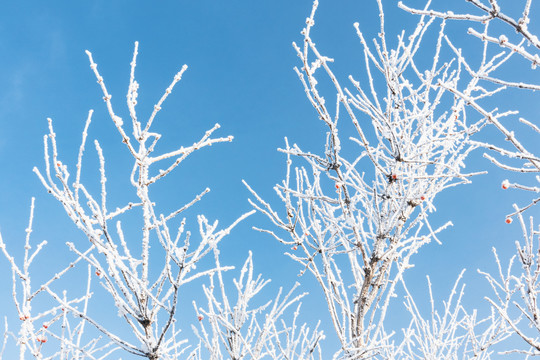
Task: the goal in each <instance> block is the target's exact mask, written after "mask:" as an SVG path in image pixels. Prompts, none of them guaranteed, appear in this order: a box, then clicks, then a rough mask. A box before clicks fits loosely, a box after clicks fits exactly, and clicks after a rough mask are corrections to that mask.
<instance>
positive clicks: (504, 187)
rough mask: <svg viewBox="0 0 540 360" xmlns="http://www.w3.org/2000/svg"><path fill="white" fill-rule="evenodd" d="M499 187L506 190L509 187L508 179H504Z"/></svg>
mask: <svg viewBox="0 0 540 360" xmlns="http://www.w3.org/2000/svg"><path fill="white" fill-rule="evenodd" d="M501 187H502V188H503V189H504V190H506V189H508V188H509V187H510V182H509V181H508V180H504V181H503V182H502V184H501Z"/></svg>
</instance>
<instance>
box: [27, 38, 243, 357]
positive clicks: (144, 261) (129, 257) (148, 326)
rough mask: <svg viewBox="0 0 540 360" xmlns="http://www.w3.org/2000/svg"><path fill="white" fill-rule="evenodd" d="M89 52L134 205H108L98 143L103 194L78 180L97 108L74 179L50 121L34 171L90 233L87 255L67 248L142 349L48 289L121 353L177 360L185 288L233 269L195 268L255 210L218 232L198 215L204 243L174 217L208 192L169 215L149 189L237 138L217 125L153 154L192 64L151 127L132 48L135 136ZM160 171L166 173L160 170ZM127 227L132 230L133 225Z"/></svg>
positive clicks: (131, 95) (180, 348)
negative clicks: (166, 112) (162, 120)
mask: <svg viewBox="0 0 540 360" xmlns="http://www.w3.org/2000/svg"><path fill="white" fill-rule="evenodd" d="M86 53H87V55H88V57H89V60H90V67H91V69H92V70H93V72H94V74H95V76H96V78H97V80H98V84H99V85H100V87H101V89H102V92H103V99H104V101H105V104H106V106H107V110H108V113H109V116H110V118H111V120H112V121H113V123H114V125H115V127H116V130H117V131H118V133H119V135H120V137H121V139H122V142H123V143H124V144H125V145H126V147H127V148H128V151H129V154H130V155H131V157H132V158H133V171H132V173H131V174H130V182H131V184H132V186H133V195H134V198H135V199H136V200H134V201H132V202H129V203H127V204H125V205H123V206H121V207H119V208H116V209H114V210H110V209H109V208H108V204H109V203H110V201H109V194H108V193H107V177H106V169H105V168H106V161H105V154H104V151H103V150H102V148H101V146H100V144H99V142H98V141H97V140H96V141H95V142H94V145H95V148H96V152H97V156H98V159H99V180H100V184H101V191H100V194H99V195H97V196H96V195H94V194H91V193H90V191H88V190H87V187H85V186H84V185H83V184H82V183H81V171H82V159H83V154H84V151H85V144H86V138H87V130H88V127H89V125H90V122H91V118H92V111H91V112H90V113H89V116H88V119H87V121H86V125H85V128H84V131H83V136H82V143H81V146H80V148H79V155H78V160H77V166H76V179H75V182H74V183H73V184H71V183H70V181H69V177H70V172H69V167H68V165H67V164H65V163H63V162H62V161H61V157H60V155H59V153H58V149H57V143H56V135H55V133H54V129H53V123H52V120H51V119H49V134H48V135H46V136H45V137H44V147H45V174H43V173H42V172H41V171H40V170H38V169H37V168H34V172H35V173H36V174H37V175H38V177H39V179H40V180H41V182H42V184H43V186H44V187H45V188H46V189H47V191H48V192H49V193H50V194H52V195H53V196H54V197H55V198H56V199H57V200H58V201H59V202H60V203H61V204H62V206H63V207H64V209H65V211H66V213H67V215H68V216H69V217H70V219H71V220H72V221H73V223H74V224H75V225H76V226H77V227H78V228H79V229H80V230H81V231H82V232H83V233H84V234H85V235H86V237H87V238H88V240H89V241H90V243H91V245H92V248H93V249H95V251H92V252H91V253H87V252H83V251H81V250H78V247H80V245H75V244H72V243H69V244H68V245H69V247H70V249H71V250H72V251H73V252H75V253H76V254H78V256H79V259H83V260H84V261H86V262H87V263H88V264H89V265H90V266H91V267H92V269H94V271H95V274H96V275H97V276H98V278H99V282H100V284H101V285H102V287H103V288H104V289H105V290H106V291H107V292H108V294H109V295H110V297H111V299H112V301H113V302H114V304H115V306H116V308H117V310H118V314H119V316H120V317H121V318H123V320H124V321H125V324H126V325H127V327H128V328H129V329H130V330H131V333H132V334H133V336H134V337H135V339H136V341H137V342H138V344H137V343H136V342H133V341H131V340H129V341H128V340H126V339H124V338H123V337H122V336H121V335H119V334H115V333H113V332H111V331H110V330H108V327H107V325H106V324H101V323H99V322H98V321H96V320H94V319H93V318H92V317H91V316H90V315H88V314H86V313H84V312H82V311H80V310H77V309H76V308H75V307H73V306H71V305H69V303H67V302H65V301H64V300H63V299H62V297H61V296H58V295H55V294H53V293H51V292H50V291H49V290H47V291H49V293H50V294H51V296H53V298H55V299H56V300H57V301H58V302H59V303H60V304H62V306H64V307H66V308H67V309H69V310H70V311H71V312H72V313H74V314H76V315H77V316H80V317H81V318H82V319H84V320H85V321H87V322H89V323H90V324H92V325H94V327H95V328H97V329H98V330H99V331H101V332H102V333H103V334H104V335H106V336H107V337H108V338H109V339H110V340H112V341H113V342H114V343H115V344H116V345H118V346H119V347H122V348H123V349H124V350H127V351H128V352H131V353H133V354H136V355H139V356H143V357H146V358H148V359H153V360H157V359H173V358H175V356H176V355H175V354H178V353H182V352H184V351H185V346H186V344H185V341H182V340H180V339H177V338H176V337H177V336H178V334H179V330H171V329H172V328H174V327H175V326H173V323H174V322H175V321H176V320H175V314H176V312H177V304H178V302H179V299H180V297H181V296H184V293H183V292H182V291H181V288H182V286H183V285H185V284H187V283H189V282H191V281H193V280H196V279H198V278H201V277H204V276H208V275H211V274H213V273H214V272H216V271H217V272H220V271H224V270H226V269H228V267H224V268H220V267H217V268H209V269H204V268H202V269H197V263H198V262H199V261H200V260H201V259H203V258H204V257H205V256H206V255H208V254H209V253H210V252H211V251H212V250H213V249H215V248H216V246H217V244H218V243H219V242H220V241H221V240H222V239H223V238H224V237H225V236H227V235H228V234H229V233H230V231H231V230H232V229H233V228H234V227H235V226H236V225H237V224H238V223H239V222H240V221H242V220H243V219H245V218H246V217H248V216H249V215H250V214H251V213H253V211H252V212H248V213H246V214H244V215H242V216H240V217H239V218H238V219H237V220H236V221H234V222H233V223H232V224H231V225H230V226H228V227H226V228H224V229H219V228H218V222H217V221H215V222H213V223H210V222H209V221H208V220H207V219H206V218H205V217H204V216H203V215H199V216H198V219H197V222H198V226H199V238H198V239H196V238H195V237H194V236H192V234H191V232H190V231H186V230H185V227H186V220H185V219H183V220H180V221H177V220H176V217H177V216H178V215H180V214H181V213H184V212H185V211H186V210H187V209H189V208H190V207H192V206H193V205H194V204H195V203H197V202H199V201H200V200H201V199H202V197H203V196H204V195H205V194H207V193H208V192H209V189H205V190H204V191H202V192H201V193H199V194H198V195H196V196H195V197H194V199H193V200H192V201H190V202H188V203H187V204H185V205H183V206H180V207H179V208H178V210H176V211H173V212H172V213H169V214H166V215H164V214H161V213H160V212H159V211H160V210H159V203H158V202H156V201H155V200H153V199H152V198H151V196H150V187H151V186H152V185H153V184H154V183H155V182H156V181H157V180H159V179H162V178H163V177H165V176H167V175H169V174H170V173H171V172H172V171H173V170H174V169H175V168H176V167H177V166H178V165H179V164H180V163H181V162H182V161H183V160H184V159H185V158H186V157H187V156H189V155H191V154H193V153H194V152H195V151H196V150H199V149H201V148H203V147H206V146H210V145H212V144H215V143H220V142H229V141H231V140H232V137H231V136H228V137H220V138H214V137H212V135H213V132H214V131H215V130H217V129H218V128H219V125H218V124H216V125H215V126H214V127H213V128H212V129H210V130H209V131H207V132H206V133H205V134H204V135H203V136H202V137H201V139H200V140H198V141H196V142H195V143H194V144H193V145H190V146H187V147H180V148H179V150H176V151H172V152H169V153H165V154H159V155H153V152H154V149H155V146H156V144H157V142H158V141H159V139H160V138H161V134H158V133H154V132H151V126H152V124H153V123H154V122H155V118H156V115H157V113H158V112H159V110H160V109H161V106H162V105H163V102H164V101H165V100H166V98H167V97H168V95H169V94H170V93H171V92H172V90H173V88H174V86H175V85H176V84H177V83H178V81H180V79H181V77H182V75H183V73H184V72H185V70H186V69H187V67H186V66H184V67H182V69H181V70H180V71H179V72H178V73H177V74H176V76H175V77H174V79H173V81H172V83H171V84H170V85H169V87H168V88H167V89H166V90H165V93H164V94H163V96H162V97H161V98H160V100H159V101H158V103H157V104H156V105H155V106H154V111H153V112H152V114H151V115H150V117H149V119H148V120H147V121H146V123H141V121H140V120H139V118H138V115H137V111H136V105H137V98H138V93H137V91H138V88H139V84H138V83H137V81H136V80H135V68H136V59H137V54H138V44H137V43H135V50H134V54H133V59H132V61H131V72H130V82H129V88H128V93H127V105H128V109H129V114H130V118H131V127H132V129H131V134H132V135H130V134H129V133H130V131H128V130H127V125H126V124H125V123H124V121H123V120H122V119H121V118H120V117H119V116H118V115H117V114H116V112H115V110H114V107H113V102H112V100H111V99H112V96H111V95H110V94H109V92H108V90H107V87H106V86H105V82H104V80H103V78H102V76H101V75H100V73H99V71H98V69H97V64H96V63H95V62H94V59H93V57H92V54H91V53H90V52H88V51H87V52H86ZM171 160H172V162H171ZM162 164H163V165H162ZM156 166H161V167H162V168H161V169H159V168H158V169H156ZM134 208H139V209H140V213H141V216H140V224H138V225H137V227H138V228H140V229H142V231H141V233H140V239H139V241H138V242H137V241H134V239H131V240H130V241H129V243H128V242H127V241H126V240H125V232H124V226H125V225H124V224H123V223H122V222H121V220H120V219H121V218H122V216H123V215H125V214H126V213H127V212H131V210H132V209H134ZM173 221H177V222H178V224H177V225H174V226H176V227H177V228H176V229H174V228H171V227H170V226H171V224H173ZM130 226H133V225H131V224H130ZM194 238H195V239H194ZM152 243H155V244H156V245H158V246H161V248H162V252H163V258H162V260H161V261H155V260H153V261H151V260H150V259H151V257H150V247H151V244H152ZM139 249H140V254H139V255H135V254H134V251H135V250H136V251H139Z"/></svg>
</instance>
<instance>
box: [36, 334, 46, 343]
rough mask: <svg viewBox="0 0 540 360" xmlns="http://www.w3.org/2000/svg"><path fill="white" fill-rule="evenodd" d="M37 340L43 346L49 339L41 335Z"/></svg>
mask: <svg viewBox="0 0 540 360" xmlns="http://www.w3.org/2000/svg"><path fill="white" fill-rule="evenodd" d="M36 340H37V341H38V342H40V343H42V344H44V343H46V342H47V338H46V337H45V336H41V335H39V336H38V337H37V339H36Z"/></svg>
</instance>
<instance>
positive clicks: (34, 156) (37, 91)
mask: <svg viewBox="0 0 540 360" xmlns="http://www.w3.org/2000/svg"><path fill="white" fill-rule="evenodd" d="M385 3H388V4H386V6H387V8H388V11H387V24H388V33H393V34H397V33H398V30H399V29H400V28H401V27H404V28H406V29H408V30H410V29H411V28H412V26H414V21H415V17H414V16H411V15H408V14H406V13H403V12H402V11H401V10H399V9H397V8H395V7H394V4H393V2H385ZM406 3H408V4H411V5H415V4H417V3H423V2H419V1H409V2H406ZM440 4H441V2H439V3H436V6H440ZM310 10H311V1H308V0H298V1H284V0H278V1H246V0H233V1H227V2H225V1H206V0H205V1H179V0H178V1H160V2H152V3H150V2H142V1H140V2H133V1H114V2H111V1H102V0H99V1H92V2H60V1H53V2H47V3H44V2H40V1H27V2H25V3H24V4H22V3H17V2H2V3H1V4H0V32H1V33H2V36H1V37H0V53H1V54H3V55H2V56H0V82H1V83H2V87H0V169H2V170H1V174H2V175H1V176H0V189H1V190H0V230H1V232H2V236H3V238H4V241H6V243H7V244H8V246H9V249H10V250H11V251H12V252H13V253H14V254H16V255H20V254H21V251H22V242H23V239H24V229H25V227H26V224H27V217H28V213H29V204H30V199H31V197H33V196H35V197H36V211H35V226H34V230H35V231H34V233H33V240H34V241H35V242H38V241H41V240H42V239H46V240H48V241H49V245H48V247H47V249H46V250H45V253H44V254H43V255H42V258H41V259H40V260H39V262H37V263H36V268H37V269H38V272H39V273H40V274H43V273H46V272H47V271H50V274H52V273H54V271H55V267H56V266H57V264H58V261H57V260H58V258H59V257H60V256H68V255H67V252H66V251H65V249H64V248H65V245H63V244H64V243H65V242H66V241H75V242H77V241H79V242H82V241H84V238H83V236H82V234H80V233H78V232H77V231H76V229H75V227H74V226H73V225H72V224H71V223H70V221H69V220H68V218H67V216H65V214H64V213H63V210H62V208H61V206H60V205H59V204H58V203H57V202H56V201H55V200H54V199H53V198H52V197H50V196H47V194H46V191H45V190H44V189H43V187H42V186H41V184H40V183H39V181H38V179H37V177H36V176H35V175H34V174H33V173H32V167H33V166H37V167H39V168H43V135H44V134H46V132H47V121H46V118H47V117H51V118H52V119H53V121H54V126H55V130H56V133H57V139H58V145H59V149H60V153H61V158H62V161H63V162H64V163H67V164H68V166H71V167H72V168H73V166H74V165H75V162H76V153H77V151H78V146H79V142H80V134H81V131H82V129H83V127H84V121H85V119H86V116H87V113H88V111H89V110H90V109H94V110H95V114H94V117H93V119H94V120H93V123H92V125H91V127H90V132H89V139H92V140H93V139H94V138H96V139H98V140H99V141H100V144H101V145H102V147H103V149H104V152H105V157H106V161H107V165H108V166H107V170H108V172H109V173H108V178H109V181H110V184H111V188H110V190H109V195H111V196H112V197H113V198H114V197H115V196H117V198H118V199H124V198H127V197H128V196H129V195H128V194H127V193H126V187H125V186H123V184H124V183H123V181H126V179H125V177H123V176H125V175H126V171H129V169H130V168H131V165H129V164H127V163H126V161H128V159H129V157H128V154H126V151H125V149H124V148H123V147H122V146H121V145H122V144H121V143H120V142H119V137H118V135H117V133H116V132H115V130H114V127H113V125H112V123H111V121H110V120H109V119H108V116H107V113H106V109H105V105H104V103H103V101H102V94H101V90H100V89H99V87H98V85H97V84H96V81H95V77H94V75H93V73H92V72H91V70H90V68H89V66H88V59H87V57H86V55H85V53H84V51H85V50H89V51H91V52H92V53H93V56H94V60H95V61H96V62H97V63H98V66H99V70H100V72H101V75H102V76H103V77H104V78H105V82H106V84H107V86H108V89H109V92H110V93H111V94H112V95H113V102H114V103H115V107H116V109H117V111H119V112H120V115H121V116H123V117H126V115H127V108H126V107H125V94H126V91H127V86H128V82H129V62H130V61H131V57H132V51H133V43H134V42H135V41H139V43H140V46H139V57H138V67H137V70H136V77H137V79H138V82H139V83H140V84H141V90H140V91H139V104H140V105H139V109H138V111H139V114H140V115H141V117H143V118H144V114H149V113H150V112H151V109H152V106H153V105H154V103H155V102H157V100H158V99H159V97H160V96H161V95H162V93H163V90H164V89H165V88H166V87H167V86H168V84H169V83H170V81H171V79H172V77H173V76H174V74H175V73H176V72H177V71H178V70H179V69H180V68H181V66H182V65H183V64H187V65H188V66H189V68H188V71H187V72H186V73H185V75H184V77H183V79H182V81H181V82H180V83H179V84H178V85H177V87H176V89H175V90H174V92H173V93H172V95H171V96H170V97H169V99H168V100H167V102H166V103H165V105H164V107H163V110H162V111H161V113H160V116H159V117H158V120H157V122H156V125H155V130H156V131H158V132H161V133H163V140H162V141H161V144H160V148H159V149H160V150H162V151H166V150H172V149H174V148H175V147H176V146H177V145H187V144H191V143H193V142H194V141H195V140H197V139H198V138H199V137H200V136H201V135H202V134H203V133H204V131H206V130H207V129H209V128H211V127H212V126H213V124H214V123H216V122H217V123H220V124H221V129H220V130H219V131H218V132H217V135H222V136H226V135H233V136H234V137H235V139H234V141H233V142H232V143H230V144H229V143H227V144H218V145H215V146H213V147H211V148H206V149H203V150H202V151H200V152H198V153H196V154H194V155H193V156H192V157H191V159H189V161H186V163H185V165H184V167H182V168H181V169H179V170H178V171H177V172H176V174H174V175H172V176H171V177H170V179H168V180H166V181H165V182H164V184H163V187H162V188H160V189H159V190H157V191H156V197H157V198H158V199H159V201H161V202H162V204H163V208H164V209H165V210H164V212H166V209H173V208H175V207H177V206H178V205H181V204H183V203H184V202H185V201H187V200H189V199H191V198H192V197H193V195H195V194H197V193H199V192H200V191H202V190H203V189H204V188H205V187H210V188H211V190H212V191H211V193H210V194H209V195H208V196H207V198H205V200H204V201H203V202H201V203H199V205H198V206H197V207H196V208H195V209H194V210H193V211H192V212H191V213H190V216H191V221H192V222H194V221H195V219H194V216H195V214H197V213H204V214H206V215H207V217H209V218H210V219H219V220H220V221H221V223H222V224H223V225H226V224H228V223H230V222H232V221H233V220H234V219H235V218H236V217H237V216H239V215H240V214H242V213H244V212H246V211H248V210H250V206H249V204H248V202H247V198H248V196H249V194H248V192H247V191H246V189H245V188H244V187H243V185H242V183H241V180H242V179H245V180H246V181H247V182H249V184H250V185H251V186H252V187H253V188H254V189H256V190H257V191H258V192H259V193H260V194H261V195H262V196H263V197H264V198H265V199H267V200H269V201H271V202H273V203H274V204H276V205H278V201H277V199H276V198H275V197H274V194H273V190H272V187H273V186H274V184H276V183H277V182H279V181H281V179H282V178H283V176H284V171H285V159H284V156H283V155H282V154H280V153H278V152H277V151H276V148H278V147H281V146H283V145H284V141H283V138H284V137H285V136H287V137H288V138H289V141H290V142H291V143H298V144H300V145H301V147H302V148H305V149H309V150H312V151H314V152H317V151H318V152H322V151H323V149H324V140H325V129H324V128H323V126H322V124H321V123H320V122H319V121H318V120H317V116H316V113H315V111H314V110H313V109H312V108H311V106H310V104H309V102H308V100H307V99H306V98H305V94H304V90H303V88H302V85H301V83H300V82H299V81H298V79H297V76H296V74H295V73H294V71H293V67H294V66H299V61H298V58H297V57H296V54H295V52H294V50H293V48H292V46H291V43H292V41H297V42H301V41H302V38H301V36H300V30H301V29H302V28H303V27H304V23H305V18H306V17H307V16H308V14H309V12H310ZM316 21H317V24H316V27H315V30H314V33H313V38H314V39H315V42H316V43H317V45H318V47H319V50H320V51H322V52H324V53H325V54H326V55H328V56H330V57H333V58H335V59H336V62H335V64H334V69H335V71H336V74H337V75H338V76H339V77H340V79H342V82H343V84H345V83H346V81H347V80H346V76H347V75H348V74H354V75H357V74H362V73H363V69H364V68H363V57H362V56H360V55H361V48H360V45H359V43H358V41H357V40H356V35H355V32H354V28H353V26H352V24H353V23H354V22H356V21H358V22H359V23H360V27H361V29H362V30H363V31H365V34H366V38H372V37H373V36H374V34H375V33H376V31H377V29H378V17H377V13H376V9H375V1H369V2H368V1H364V2H359V1H352V0H342V1H322V2H321V5H320V7H319V10H318V13H317V16H316ZM458 25H459V26H458ZM450 31H451V34H452V35H454V36H455V37H456V38H457V39H458V40H459V41H463V44H467V43H469V44H474V42H473V41H469V42H467V41H466V38H465V37H466V35H465V31H466V26H463V25H462V24H457V25H456V26H455V27H453V28H451V29H450ZM464 46H469V47H466V48H465V49H466V50H468V51H474V49H475V47H474V45H473V46H471V45H464ZM524 66H527V65H526V64H525V65H524V64H521V63H519V62H517V63H516V65H515V68H514V69H512V68H510V69H508V70H507V71H508V72H507V73H508V74H509V75H511V76H513V74H514V71H520V70H521V68H522V67H524ZM516 74H517V75H516V76H519V74H518V73H516ZM533 76H535V79H536V80H539V78H538V74H537V73H536V74H533ZM328 96H329V97H330V96H332V94H328ZM508 99H510V101H509V102H508V103H507V104H502V105H501V107H505V106H506V107H511V106H513V107H518V108H520V109H521V110H522V111H524V113H525V115H529V118H530V119H531V120H535V118H534V117H533V116H536V114H538V110H539V105H538V101H536V102H534V100H533V99H534V97H533V96H532V95H531V94H528V93H526V94H523V93H513V92H511V93H510V94H509V95H508ZM482 136H485V137H486V138H489V139H492V141H494V142H496V143H499V144H502V143H503V141H502V140H503V139H502V135H499V134H498V133H497V132H495V131H493V130H491V129H488V130H487V131H486V133H485V135H482ZM526 139H527V138H526ZM533 145H534V144H533ZM536 149H538V146H537V144H536ZM96 164H97V158H96V156H95V152H94V151H92V148H91V147H89V150H88V151H87V157H86V162H85V166H86V168H85V169H86V170H85V171H86V172H85V173H84V174H85V175H84V176H85V179H86V180H87V182H88V183H89V184H93V186H94V188H95V189H97V185H98V182H97V174H98V171H97V168H96ZM299 164H300V162H299ZM480 169H486V170H488V171H489V175H484V176H479V177H477V178H475V179H474V180H473V184H471V185H465V186H460V187H457V188H453V189H450V190H447V191H446V192H445V193H442V194H440V196H438V198H437V200H436V203H435V205H436V206H437V209H438V211H437V213H436V214H434V215H433V216H432V219H433V220H432V221H433V222H434V223H435V224H442V223H444V222H446V221H447V220H452V222H453V223H454V227H452V228H450V229H448V230H447V231H445V232H444V233H443V234H442V235H441V239H442V240H443V242H444V244H443V245H442V246H439V245H436V244H431V245H428V246H427V247H426V248H423V249H422V250H421V251H420V254H418V255H417V256H416V265H417V266H416V268H415V269H413V270H411V271H410V272H409V273H408V274H407V279H408V280H409V283H410V285H409V287H410V288H412V289H413V292H417V293H418V294H419V295H420V296H422V294H423V292H424V291H425V289H426V281H425V275H426V274H430V276H431V278H432V281H433V283H435V284H436V285H435V290H436V294H439V295H440V296H446V294H447V293H448V291H449V290H450V288H451V285H452V284H453V281H454V279H455V278H456V276H457V275H458V274H459V272H460V271H461V269H462V268H467V269H468V272H467V273H466V276H465V279H466V282H467V283H468V289H469V291H468V292H467V297H466V301H467V303H468V304H470V305H471V306H473V307H479V308H482V307H485V306H486V303H485V302H483V300H482V298H483V296H484V295H485V291H487V290H488V287H487V284H486V282H485V281H483V280H482V279H481V278H480V277H479V276H478V275H477V274H476V273H475V272H476V269H477V268H482V269H494V262H493V257H492V254H491V248H492V247H493V246H496V247H497V248H498V249H500V251H501V253H502V254H503V256H502V257H503V259H504V260H505V261H506V259H507V258H508V257H509V255H510V253H511V252H512V251H513V243H514V240H517V239H518V238H519V237H520V231H519V228H518V226H517V224H515V223H514V224H512V225H507V224H505V223H504V217H505V214H506V213H509V212H510V211H511V204H512V203H513V202H516V201H517V202H521V203H524V202H525V201H526V199H527V196H526V195H527V194H518V193H516V192H511V191H507V192H504V191H502V190H500V183H501V181H502V180H503V179H505V178H510V179H512V178H513V175H511V174H505V173H504V172H502V171H501V170H499V169H497V168H495V167H493V166H492V165H490V164H489V163H488V162H487V160H485V159H483V158H482V151H477V152H476V153H475V154H474V155H473V156H472V157H471V159H470V163H469V165H468V170H469V171H476V170H480ZM114 184H116V185H114ZM118 201H120V200H118ZM529 214H530V215H533V214H538V209H537V208H534V209H532V210H530V212H529ZM266 225H269V224H268V222H267V220H266V219H265V218H264V217H263V216H262V215H259V214H257V215H254V216H252V217H251V218H249V219H248V220H247V221H245V222H244V223H243V224H241V225H240V226H239V227H238V228H237V229H236V230H235V231H234V232H233V234H232V235H231V236H230V237H229V238H227V239H226V240H225V242H224V243H222V253H223V258H224V260H223V263H227V264H233V265H236V266H241V264H242V263H243V259H245V257H246V256H247V252H248V250H252V251H253V253H254V260H255V268H256V271H257V272H261V273H263V276H264V277H266V278H271V279H273V281H272V284H271V285H270V286H269V293H268V294H272V293H275V291H276V290H277V288H278V287H279V286H284V287H285V288H289V287H290V286H291V285H292V283H294V281H296V280H297V273H298V270H299V269H298V266H297V265H296V264H295V263H292V262H291V261H290V260H289V259H288V258H286V257H285V256H284V255H283V252H284V251H287V250H288V249H285V248H282V247H280V246H278V244H277V243H275V242H274V241H272V239H270V238H269V237H268V236H265V235H263V234H260V233H257V232H255V231H253V230H251V227H252V226H260V227H265V226H266ZM0 268H1V269H2V273H4V274H6V276H2V277H1V278H0V286H2V288H5V289H7V288H8V287H9V286H10V281H11V280H10V278H11V277H10V276H8V275H7V274H8V272H7V271H8V264H7V261H5V259H3V258H1V257H0ZM39 276H40V275H38V276H37V278H38V279H39ZM38 279H36V280H35V284H37V281H38ZM303 281H305V282H306V289H307V290H308V291H310V292H311V296H310V298H308V299H306V300H305V301H304V303H305V308H306V312H307V313H308V314H309V313H311V312H312V311H314V310H315V309H320V308H319V307H320V306H321V302H320V297H319V295H320V293H319V292H318V289H317V288H312V285H313V281H312V279H303ZM0 305H1V309H2V310H3V311H0V315H4V314H5V315H7V316H8V317H10V318H12V317H13V314H14V309H15V308H14V306H13V304H12V303H11V296H10V294H9V292H8V291H6V292H5V293H3V294H2V295H0ZM189 306H190V305H189ZM189 310H190V311H191V306H190V307H189ZM323 313H324V311H323ZM322 321H323V325H324V326H329V323H328V319H325V318H324V317H322ZM187 331H189V330H187ZM327 332H328V333H331V332H332V331H331V329H328V331H327ZM333 340H335V339H332V337H331V335H330V336H329V340H328V341H329V342H330V343H331V342H332V341H333Z"/></svg>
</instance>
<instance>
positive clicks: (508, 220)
mask: <svg viewBox="0 0 540 360" xmlns="http://www.w3.org/2000/svg"><path fill="white" fill-rule="evenodd" d="M504 222H506V223H507V224H511V223H512V218H506V220H505V221H504Z"/></svg>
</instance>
